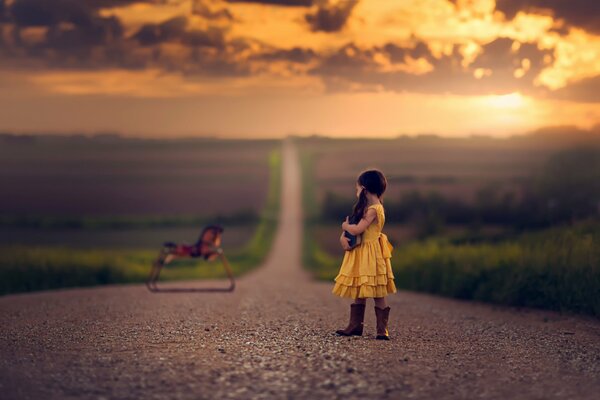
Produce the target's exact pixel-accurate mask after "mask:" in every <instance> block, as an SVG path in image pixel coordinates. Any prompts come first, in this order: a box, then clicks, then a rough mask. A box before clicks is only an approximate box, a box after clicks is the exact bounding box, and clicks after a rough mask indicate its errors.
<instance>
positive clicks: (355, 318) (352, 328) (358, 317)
mask: <svg viewBox="0 0 600 400" xmlns="http://www.w3.org/2000/svg"><path fill="white" fill-rule="evenodd" d="M364 320H365V304H356V303H353V304H350V322H349V323H348V326H347V327H346V329H338V330H337V331H335V333H337V334H338V335H340V336H352V335H355V336H362V333H363V321H364Z"/></svg>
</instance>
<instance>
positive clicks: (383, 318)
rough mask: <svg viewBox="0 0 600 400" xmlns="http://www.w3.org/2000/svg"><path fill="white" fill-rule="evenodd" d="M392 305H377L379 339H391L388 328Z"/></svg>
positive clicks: (376, 315)
mask: <svg viewBox="0 0 600 400" xmlns="http://www.w3.org/2000/svg"><path fill="white" fill-rule="evenodd" d="M389 315H390V307H386V308H379V307H377V306H375V317H377V337H376V338H375V339H378V340H390V334H389V332H388V330H387V326H388V317H389Z"/></svg>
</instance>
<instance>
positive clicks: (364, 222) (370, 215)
mask: <svg viewBox="0 0 600 400" xmlns="http://www.w3.org/2000/svg"><path fill="white" fill-rule="evenodd" d="M376 218H377V211H375V210H374V209H372V208H369V209H368V210H367V212H366V213H365V216H364V217H362V219H361V220H360V221H358V224H349V223H348V217H346V221H344V223H343V224H342V229H343V230H345V231H348V233H350V234H351V235H360V234H361V233H363V232H364V231H365V229H367V227H368V226H369V225H371V223H372V222H373V221H375V219H376Z"/></svg>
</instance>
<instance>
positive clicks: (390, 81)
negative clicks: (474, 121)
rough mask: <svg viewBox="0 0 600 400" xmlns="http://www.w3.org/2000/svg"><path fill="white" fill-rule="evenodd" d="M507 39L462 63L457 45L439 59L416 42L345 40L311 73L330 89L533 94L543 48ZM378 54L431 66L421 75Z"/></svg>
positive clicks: (543, 53) (495, 41) (541, 65)
mask: <svg viewBox="0 0 600 400" xmlns="http://www.w3.org/2000/svg"><path fill="white" fill-rule="evenodd" d="M512 43H513V41H512V39H508V38H498V39H496V40H494V41H492V42H490V43H488V44H486V45H484V46H482V53H481V54H480V55H479V56H477V58H476V59H475V60H474V62H473V63H472V64H470V65H469V66H468V67H464V66H463V65H462V61H463V56H462V55H461V53H460V49H459V47H458V46H454V47H453V49H452V52H451V53H450V54H448V55H443V56H442V57H440V58H436V57H434V56H433V54H432V53H431V51H430V50H429V48H428V46H427V45H426V44H425V43H423V42H417V43H416V44H415V45H414V46H406V47H403V46H399V45H397V44H393V43H388V44H386V45H384V46H382V47H373V48H360V47H358V46H356V45H355V44H352V43H350V44H347V45H345V46H344V47H342V48H340V49H339V50H338V51H336V52H335V53H333V54H331V55H329V56H326V57H324V58H323V59H322V61H321V62H320V64H319V65H318V66H316V67H315V68H313V69H312V70H311V74H313V75H318V76H322V77H323V79H324V81H325V83H326V84H328V87H329V88H330V89H331V88H332V89H333V90H347V89H348V88H351V87H352V88H356V87H357V86H358V87H360V86H361V85H362V86H363V87H364V88H365V89H367V90H369V88H384V89H387V90H393V91H399V92H404V91H407V92H421V93H454V94H504V93H511V92H514V91H517V90H519V91H521V92H523V93H533V92H536V91H537V90H538V89H537V88H536V87H534V85H533V80H534V78H535V76H537V74H538V73H539V71H540V70H541V68H542V67H543V58H544V56H545V55H546V54H549V55H551V53H550V52H549V51H542V50H539V49H537V47H535V46H534V45H521V47H520V48H519V49H518V50H517V51H512V49H511V47H512ZM376 54H380V55H381V54H383V55H384V56H386V57H387V58H388V59H389V60H390V61H391V62H393V63H394V64H398V63H403V62H404V60H405V57H407V56H410V57H412V58H424V59H425V60H427V62H429V63H430V64H431V65H432V66H433V70H432V71H429V72H427V73H424V74H416V73H410V72H406V71H386V70H383V69H382V67H381V65H380V64H378V63H377V62H376V61H375V60H376ZM525 58H527V59H528V60H529V63H530V68H529V70H528V71H527V72H526V73H525V74H524V75H523V76H522V77H521V78H516V77H515V76H514V71H515V69H517V68H519V67H520V66H521V65H522V60H523V59H525ZM477 68H482V69H490V70H491V71H492V74H491V75H490V76H483V77H481V78H480V79H477V78H476V77H475V76H474V72H475V70H476V69H477Z"/></svg>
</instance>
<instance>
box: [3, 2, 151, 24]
mask: <svg viewBox="0 0 600 400" xmlns="http://www.w3.org/2000/svg"><path fill="white" fill-rule="evenodd" d="M2 1H3V3H2V4H4V3H5V1H4V0H2ZM157 2H158V0H154V1H153V0H52V1H50V0H15V1H14V3H13V4H12V5H11V6H10V7H6V6H4V8H7V10H6V13H5V14H10V16H11V18H12V21H13V22H15V23H16V24H17V25H19V26H21V27H23V26H50V25H56V24H59V23H61V22H70V23H74V24H81V25H85V24H89V21H90V20H91V19H94V18H99V17H98V9H100V8H105V7H116V6H126V5H130V4H134V3H157Z"/></svg>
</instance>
